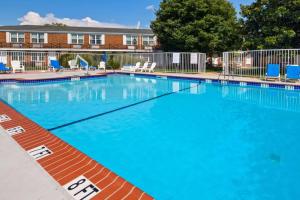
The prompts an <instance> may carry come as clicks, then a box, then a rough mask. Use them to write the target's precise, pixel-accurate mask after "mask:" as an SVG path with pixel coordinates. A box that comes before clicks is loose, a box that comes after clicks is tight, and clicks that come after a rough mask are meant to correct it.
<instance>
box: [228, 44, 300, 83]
mask: <svg viewBox="0 0 300 200" xmlns="http://www.w3.org/2000/svg"><path fill="white" fill-rule="evenodd" d="M268 64H279V65H280V73H281V74H282V75H284V74H285V71H286V66H287V65H299V64H300V49H273V50H254V51H234V52H224V53H223V74H224V75H228V76H251V77H260V78H263V77H265V74H266V70H267V65H268Z"/></svg>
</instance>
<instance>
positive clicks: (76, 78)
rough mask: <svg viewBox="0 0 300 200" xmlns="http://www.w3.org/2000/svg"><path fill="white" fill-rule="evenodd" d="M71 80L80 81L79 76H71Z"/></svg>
mask: <svg viewBox="0 0 300 200" xmlns="http://www.w3.org/2000/svg"><path fill="white" fill-rule="evenodd" d="M71 81H80V77H72V78H71Z"/></svg>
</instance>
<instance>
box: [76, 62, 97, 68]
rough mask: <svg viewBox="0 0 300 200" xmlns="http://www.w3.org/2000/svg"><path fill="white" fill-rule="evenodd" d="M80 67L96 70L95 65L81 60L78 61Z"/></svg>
mask: <svg viewBox="0 0 300 200" xmlns="http://www.w3.org/2000/svg"><path fill="white" fill-rule="evenodd" d="M79 65H80V68H81V69H83V70H96V69H97V67H94V66H89V63H87V62H84V61H83V60H80V61H79Z"/></svg>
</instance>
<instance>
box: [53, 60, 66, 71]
mask: <svg viewBox="0 0 300 200" xmlns="http://www.w3.org/2000/svg"><path fill="white" fill-rule="evenodd" d="M50 67H51V68H52V70H53V71H60V70H63V69H64V67H63V66H61V65H60V64H59V61H58V60H50Z"/></svg>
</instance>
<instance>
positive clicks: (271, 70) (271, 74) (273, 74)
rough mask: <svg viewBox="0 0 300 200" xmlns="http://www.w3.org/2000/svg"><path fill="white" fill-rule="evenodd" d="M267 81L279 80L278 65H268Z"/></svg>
mask: <svg viewBox="0 0 300 200" xmlns="http://www.w3.org/2000/svg"><path fill="white" fill-rule="evenodd" d="M268 79H278V80H279V79H280V65H279V64H268V65H267V73H266V80H268Z"/></svg>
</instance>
